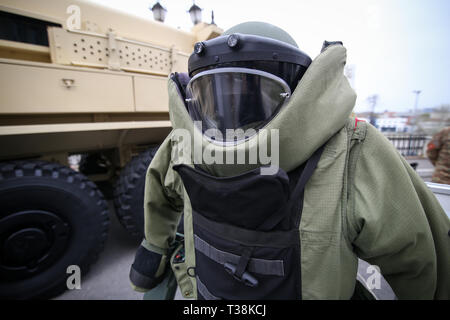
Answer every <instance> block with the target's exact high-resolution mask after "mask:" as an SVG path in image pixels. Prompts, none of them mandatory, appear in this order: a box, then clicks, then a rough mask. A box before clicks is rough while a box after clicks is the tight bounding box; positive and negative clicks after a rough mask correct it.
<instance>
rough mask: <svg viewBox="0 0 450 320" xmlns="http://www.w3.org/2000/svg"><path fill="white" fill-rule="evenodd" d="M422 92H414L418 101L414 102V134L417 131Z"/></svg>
mask: <svg viewBox="0 0 450 320" xmlns="http://www.w3.org/2000/svg"><path fill="white" fill-rule="evenodd" d="M421 92H422V90H413V92H412V93H414V94H415V95H416V100H415V101H414V126H413V132H415V131H416V130H417V123H418V121H417V120H418V119H417V118H418V114H417V107H418V105H419V96H420V93H421Z"/></svg>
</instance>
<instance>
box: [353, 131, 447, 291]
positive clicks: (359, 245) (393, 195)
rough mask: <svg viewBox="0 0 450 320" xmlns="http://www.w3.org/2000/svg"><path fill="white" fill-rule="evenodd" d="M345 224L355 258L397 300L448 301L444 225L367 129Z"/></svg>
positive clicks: (410, 175) (420, 187) (416, 183)
mask: <svg viewBox="0 0 450 320" xmlns="http://www.w3.org/2000/svg"><path fill="white" fill-rule="evenodd" d="M359 153H360V154H359V158H358V159H357V162H356V165H355V167H354V172H353V174H352V175H353V181H352V183H351V189H350V195H351V197H352V202H353V206H352V210H351V211H350V212H348V214H347V219H348V224H349V227H350V229H351V232H350V233H351V238H350V240H351V241H352V243H353V245H354V247H355V253H356V254H357V255H358V256H359V257H361V258H362V259H364V260H366V261H367V262H369V263H372V264H375V265H378V266H379V267H380V269H381V272H382V274H383V275H384V276H385V278H386V280H387V281H388V282H389V284H390V286H391V287H392V289H393V290H394V292H395V294H396V295H397V296H398V297H399V298H401V299H433V298H437V299H450V272H449V270H450V237H449V236H448V232H449V230H450V221H449V219H448V217H447V215H446V214H445V212H444V210H443V209H442V208H441V206H440V205H439V203H438V201H437V200H436V198H435V196H434V195H433V193H432V192H431V191H430V190H429V189H428V187H427V186H426V185H425V183H424V182H423V180H422V179H421V178H420V177H419V176H418V175H417V173H416V172H415V171H414V170H413V169H412V167H411V166H410V165H409V164H408V163H407V161H406V160H405V159H404V158H403V157H402V156H401V155H400V154H399V153H398V152H397V150H395V148H394V147H393V145H392V144H391V143H390V142H389V141H388V140H387V139H386V138H385V137H384V136H383V135H382V134H381V133H380V132H379V131H377V130H376V129H375V128H374V127H372V126H369V127H368V130H367V134H366V138H365V140H364V143H363V144H362V145H361V146H360V151H359Z"/></svg>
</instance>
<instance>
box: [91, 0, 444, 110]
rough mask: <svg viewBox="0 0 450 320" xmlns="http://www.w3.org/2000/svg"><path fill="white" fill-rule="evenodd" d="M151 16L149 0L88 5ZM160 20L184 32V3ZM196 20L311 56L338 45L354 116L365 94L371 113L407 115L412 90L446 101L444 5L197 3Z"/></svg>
mask: <svg viewBox="0 0 450 320" xmlns="http://www.w3.org/2000/svg"><path fill="white" fill-rule="evenodd" d="M90 1H93V2H97V3H101V4H104V5H107V6H111V7H113V8H116V9H119V10H124V11H127V12H130V13H133V14H136V15H139V16H141V17H148V18H149V19H152V13H151V11H149V10H148V8H149V7H151V6H152V5H153V4H154V3H155V2H156V1H146V0H127V1H123V0H90ZM160 2H161V4H162V5H163V6H164V7H165V8H166V9H167V10H168V12H167V18H166V21H165V23H166V24H168V25H170V26H173V27H178V28H181V29H183V30H189V29H190V28H191V27H192V23H191V21H190V18H189V14H188V13H187V12H186V11H187V10H188V9H189V7H190V6H191V5H192V1H188V0H186V1H185V0H162V1H160ZM195 3H196V4H197V5H198V6H200V7H201V8H203V21H205V22H210V21H211V10H214V17H215V22H216V24H217V25H218V26H219V27H221V28H223V29H224V30H226V29H228V28H230V27H231V26H233V25H236V24H238V23H241V22H245V21H264V22H269V23H272V24H274V25H277V26H279V27H281V28H283V29H284V30H286V31H287V32H288V33H289V34H290V35H291V36H292V37H293V38H294V39H295V40H296V42H297V43H298V45H299V47H300V49H302V50H303V51H305V52H306V53H308V54H309V55H310V56H311V58H313V59H314V57H316V56H317V55H318V54H319V52H320V49H321V46H322V42H323V40H341V41H343V42H344V46H345V47H346V48H347V50H348V51H347V55H348V60H347V64H348V65H352V66H354V70H355V72H354V87H355V90H356V92H357V94H358V100H357V103H356V111H364V110H368V109H369V106H368V104H367V101H366V99H367V97H368V96H369V95H372V94H378V96H379V100H378V105H377V107H376V111H384V110H386V109H388V110H392V111H408V110H410V109H412V108H413V106H414V100H415V95H414V94H413V93H412V91H413V90H421V91H422V93H421V95H420V99H419V108H420V109H421V108H430V107H436V106H439V105H441V104H449V103H450V59H449V58H450V1H449V0H339V1H336V0H272V1H269V0H256V1H254V0H252V1H249V0H247V1H243V0H239V1H238V0H197V1H195Z"/></svg>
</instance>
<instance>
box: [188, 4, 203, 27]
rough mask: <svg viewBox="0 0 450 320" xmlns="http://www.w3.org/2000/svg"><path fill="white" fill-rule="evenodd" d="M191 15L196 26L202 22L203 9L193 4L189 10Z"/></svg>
mask: <svg viewBox="0 0 450 320" xmlns="http://www.w3.org/2000/svg"><path fill="white" fill-rule="evenodd" d="M188 12H189V15H190V16H191V20H192V23H193V24H194V25H196V24H198V23H200V22H202V9H201V8H200V7H199V6H197V5H196V4H195V2H193V4H192V7H191V8H190V9H189V11H188Z"/></svg>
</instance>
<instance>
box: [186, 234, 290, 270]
mask: <svg viewBox="0 0 450 320" xmlns="http://www.w3.org/2000/svg"><path fill="white" fill-rule="evenodd" d="M194 246H195V249H196V250H198V251H199V252H201V253H203V254H204V255H205V256H207V257H208V258H210V259H211V260H213V261H215V262H217V263H219V264H221V265H223V264H225V263H227V262H230V263H232V264H234V265H237V264H238V261H239V258H240V256H238V255H236V254H233V253H229V252H225V251H222V250H219V249H217V248H215V247H213V246H212V245H210V244H209V243H207V242H206V241H205V240H203V239H201V238H200V237H199V236H197V235H196V234H195V235H194ZM247 270H248V271H250V272H253V273H257V274H263V275H274V276H280V277H282V276H284V263H283V260H266V259H258V258H250V260H249V262H248V265H247Z"/></svg>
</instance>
